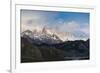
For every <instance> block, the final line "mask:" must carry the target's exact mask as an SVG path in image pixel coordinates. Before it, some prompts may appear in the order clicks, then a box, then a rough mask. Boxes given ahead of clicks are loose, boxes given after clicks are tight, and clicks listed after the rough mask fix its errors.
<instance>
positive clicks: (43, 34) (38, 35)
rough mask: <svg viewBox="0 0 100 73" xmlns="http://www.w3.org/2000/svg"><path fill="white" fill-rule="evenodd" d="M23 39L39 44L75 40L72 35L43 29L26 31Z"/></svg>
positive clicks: (22, 35)
mask: <svg viewBox="0 0 100 73" xmlns="http://www.w3.org/2000/svg"><path fill="white" fill-rule="evenodd" d="M21 37H26V38H30V39H31V40H34V41H36V42H37V43H47V44H57V43H61V42H65V41H73V40H74V39H75V38H74V36H73V35H72V34H70V33H62V32H57V31H54V30H52V29H49V28H46V27H43V28H41V29H39V28H38V29H34V30H28V29H27V30H25V31H23V32H22V33H21Z"/></svg>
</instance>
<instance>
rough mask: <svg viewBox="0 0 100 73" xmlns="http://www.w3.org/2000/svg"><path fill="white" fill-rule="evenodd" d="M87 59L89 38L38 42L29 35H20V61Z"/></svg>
mask: <svg viewBox="0 0 100 73" xmlns="http://www.w3.org/2000/svg"><path fill="white" fill-rule="evenodd" d="M87 59H89V40H87V41H83V40H76V41H66V42H61V43H57V44H47V43H39V42H37V41H36V40H33V39H31V38H29V37H21V62H22V63H25V62H42V61H65V60H87Z"/></svg>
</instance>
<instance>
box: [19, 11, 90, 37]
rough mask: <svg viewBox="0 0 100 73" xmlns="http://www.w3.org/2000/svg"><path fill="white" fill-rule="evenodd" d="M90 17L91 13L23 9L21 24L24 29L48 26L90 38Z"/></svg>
mask: <svg viewBox="0 0 100 73" xmlns="http://www.w3.org/2000/svg"><path fill="white" fill-rule="evenodd" d="M89 17H90V14H89V13H82V12H61V11H39V10H21V26H22V31H24V30H26V29H34V28H36V27H39V28H40V29H41V27H43V26H47V27H49V28H54V29H56V30H57V31H61V32H70V33H72V34H74V35H75V36H77V37H79V36H78V35H79V34H82V35H85V37H86V38H89V33H90V32H89ZM58 29H59V30H58ZM77 34H78V35H77Z"/></svg>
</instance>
